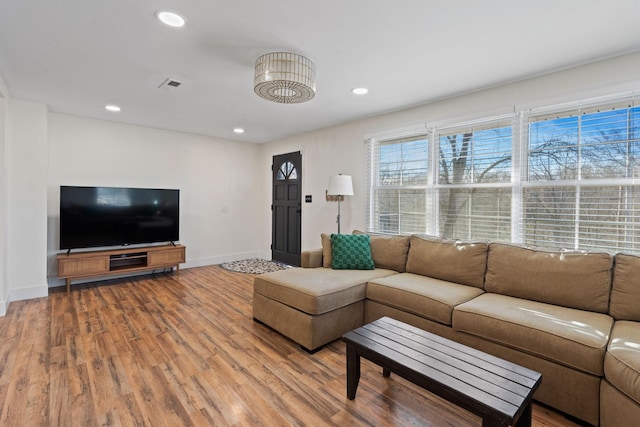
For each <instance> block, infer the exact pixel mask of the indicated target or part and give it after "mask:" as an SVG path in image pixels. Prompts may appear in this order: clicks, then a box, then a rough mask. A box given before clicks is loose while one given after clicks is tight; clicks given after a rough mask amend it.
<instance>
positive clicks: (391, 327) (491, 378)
mask: <svg viewBox="0 0 640 427" xmlns="http://www.w3.org/2000/svg"><path fill="white" fill-rule="evenodd" d="M342 340H343V341H344V342H345V343H346V344H347V397H348V398H349V399H351V400H352V399H355V397H356V390H357V388H358V382H359V381H360V358H361V357H364V358H365V359H368V360H370V361H372V362H374V363H376V364H378V365H380V366H381V367H382V374H383V375H384V376H385V377H388V376H389V375H390V373H391V372H393V373H395V374H397V375H399V376H401V377H403V378H406V379H407V380H409V381H411V382H412V383H414V384H417V385H419V386H421V387H423V388H424V389H426V390H428V391H430V392H431V393H433V394H436V395H438V396H440V397H442V398H444V399H446V400H448V401H449V402H451V403H454V404H456V405H458V406H460V407H461V408H464V409H466V410H468V411H470V412H472V413H474V414H476V415H478V416H480V417H482V425H483V426H507V425H513V426H517V427H521V426H531V405H532V396H533V392H534V391H535V390H536V389H537V388H538V386H539V385H540V382H541V380H542V374H540V373H538V372H535V371H532V370H530V369H527V368H524V367H522V366H519V365H516V364H514V363H511V362H507V361H506V360H502V359H500V358H497V357H494V356H491V355H489V354H487V353H483V352H481V351H478V350H475V349H473V348H470V347H467V346H465V345H462V344H459V343H456V342H454V341H451V340H448V339H446V338H443V337H440V336H438V335H434V334H432V333H429V332H426V331H423V330H422V329H419V328H415V327H413V326H410V325H407V324H406V323H402V322H400V321H397V320H394V319H391V318H389V317H383V318H381V319H378V320H376V321H375V322H372V323H369V324H367V325H364V326H362V327H360V328H358V329H356V330H354V331H351V332H348V333H346V334H345V335H344V336H343V337H342Z"/></svg>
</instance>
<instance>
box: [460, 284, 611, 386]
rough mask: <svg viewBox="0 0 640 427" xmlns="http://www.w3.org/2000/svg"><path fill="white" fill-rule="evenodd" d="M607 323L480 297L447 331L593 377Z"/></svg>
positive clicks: (601, 317)
mask: <svg viewBox="0 0 640 427" xmlns="http://www.w3.org/2000/svg"><path fill="white" fill-rule="evenodd" d="M612 326H613V318H612V317H611V316H609V315H607V314H601V313H593V312H590V311H584V310H575V309H572V308H566V307H559V306H555V305H551V304H545V303H541V302H536V301H530V300H525V299H520V298H513V297H509V296H506V295H498V294H491V293H486V294H483V295H480V296H479V297H477V298H474V299H472V300H471V301H468V302H465V303H463V304H460V305H459V306H457V307H456V308H455V309H454V311H453V329H455V330H457V331H461V332H466V333H468V334H472V335H475V336H478V337H482V338H484V339H487V340H490V341H493V342H497V343H499V344H502V345H504V346H507V347H512V348H515V349H518V350H521V351H524V352H526V353H529V354H532V355H535V356H539V357H542V358H545V359H548V360H551V361H554V362H557V363H559V364H562V365H565V366H569V367H571V368H575V369H578V370H581V371H584V372H587V373H590V374H593V375H602V374H603V363H604V354H605V351H606V349H607V342H608V340H609V334H610V332H611V327H612Z"/></svg>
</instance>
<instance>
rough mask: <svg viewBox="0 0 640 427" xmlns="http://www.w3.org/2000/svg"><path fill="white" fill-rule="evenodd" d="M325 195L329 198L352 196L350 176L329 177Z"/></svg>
mask: <svg viewBox="0 0 640 427" xmlns="http://www.w3.org/2000/svg"><path fill="white" fill-rule="evenodd" d="M327 194H328V195H330V196H353V182H352V181H351V175H333V176H332V177H330V178H329V189H328V191H327Z"/></svg>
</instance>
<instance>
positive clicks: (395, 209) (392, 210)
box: [368, 135, 429, 234]
mask: <svg viewBox="0 0 640 427" xmlns="http://www.w3.org/2000/svg"><path fill="white" fill-rule="evenodd" d="M368 149H369V152H370V155H369V159H370V163H369V170H370V174H369V176H370V185H369V188H370V197H369V200H370V203H369V225H368V227H369V229H371V230H375V231H377V232H381V233H389V234H405V233H424V232H425V231H426V229H425V227H426V223H427V209H426V205H425V201H426V187H427V176H428V173H427V172H428V171H427V167H428V157H429V156H428V139H427V137H426V135H417V136H412V137H409V138H398V139H392V140H386V141H380V142H379V141H371V142H370V143H369V146H368Z"/></svg>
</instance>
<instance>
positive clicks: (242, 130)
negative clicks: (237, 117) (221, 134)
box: [233, 128, 244, 133]
mask: <svg viewBox="0 0 640 427" xmlns="http://www.w3.org/2000/svg"><path fill="white" fill-rule="evenodd" d="M233 131H234V132H235V133H244V129H242V128H235V129H234V130H233Z"/></svg>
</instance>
